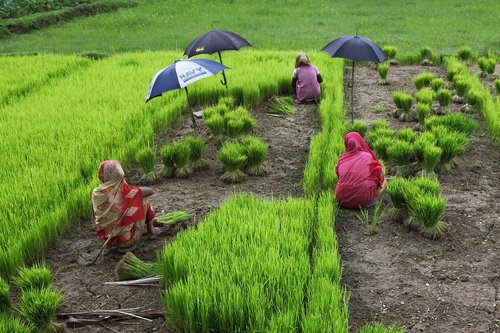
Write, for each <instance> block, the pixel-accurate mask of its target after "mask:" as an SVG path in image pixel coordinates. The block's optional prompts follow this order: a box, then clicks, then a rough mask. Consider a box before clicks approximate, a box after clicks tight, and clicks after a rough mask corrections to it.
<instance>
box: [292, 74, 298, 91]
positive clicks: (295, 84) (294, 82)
mask: <svg viewBox="0 0 500 333" xmlns="http://www.w3.org/2000/svg"><path fill="white" fill-rule="evenodd" d="M292 88H293V91H294V92H296V89H297V78H296V77H294V78H292Z"/></svg>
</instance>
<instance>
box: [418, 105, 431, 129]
mask: <svg viewBox="0 0 500 333" xmlns="http://www.w3.org/2000/svg"><path fill="white" fill-rule="evenodd" d="M430 112H431V108H430V106H429V104H423V103H418V104H417V117H418V124H419V125H420V126H421V127H424V126H425V119H427V117H428V116H429V113H430Z"/></svg>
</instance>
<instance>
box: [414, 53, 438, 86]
mask: <svg viewBox="0 0 500 333" xmlns="http://www.w3.org/2000/svg"><path fill="white" fill-rule="evenodd" d="M427 59H428V58H427ZM434 78H435V76H434V74H433V73H429V72H422V73H420V74H419V75H417V76H414V77H413V84H414V85H415V88H417V90H420V89H422V88H424V87H429V86H430V85H431V82H432V80H434Z"/></svg>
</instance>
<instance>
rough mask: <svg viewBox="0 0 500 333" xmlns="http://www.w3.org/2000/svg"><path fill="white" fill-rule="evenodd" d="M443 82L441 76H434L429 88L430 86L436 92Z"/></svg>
mask: <svg viewBox="0 0 500 333" xmlns="http://www.w3.org/2000/svg"><path fill="white" fill-rule="evenodd" d="M443 84H444V80H443V79H442V78H440V77H438V78H435V79H433V80H432V81H431V88H432V90H434V91H435V92H437V91H438V90H439V89H441V87H442V86H443Z"/></svg>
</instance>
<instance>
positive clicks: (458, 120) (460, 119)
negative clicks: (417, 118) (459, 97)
mask: <svg viewBox="0 0 500 333" xmlns="http://www.w3.org/2000/svg"><path fill="white" fill-rule="evenodd" d="M425 126H426V127H427V128H428V129H433V128H434V127H436V126H444V127H446V129H448V130H450V131H455V132H460V133H464V134H465V135H467V136H470V135H471V134H472V132H474V130H475V129H476V122H475V121H474V119H472V118H471V117H469V116H467V115H464V114H461V113H457V112H453V113H449V114H447V115H444V116H433V117H430V118H428V119H427V120H426V122H425ZM438 135H439V133H436V137H437V136H438Z"/></svg>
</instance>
